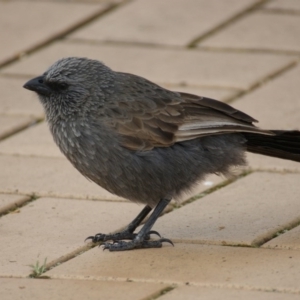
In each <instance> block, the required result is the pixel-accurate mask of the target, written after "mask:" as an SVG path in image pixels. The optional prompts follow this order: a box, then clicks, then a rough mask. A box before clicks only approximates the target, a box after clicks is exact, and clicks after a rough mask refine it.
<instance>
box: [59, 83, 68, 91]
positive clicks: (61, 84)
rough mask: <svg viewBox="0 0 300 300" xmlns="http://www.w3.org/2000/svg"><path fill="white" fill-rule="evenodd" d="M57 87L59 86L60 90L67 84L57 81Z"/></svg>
mask: <svg viewBox="0 0 300 300" xmlns="http://www.w3.org/2000/svg"><path fill="white" fill-rule="evenodd" d="M58 87H59V88H60V89H61V90H65V89H66V88H67V87H68V84H67V83H65V82H59V83H58Z"/></svg>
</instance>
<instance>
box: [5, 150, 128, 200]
mask: <svg viewBox="0 0 300 300" xmlns="http://www.w3.org/2000/svg"><path fill="white" fill-rule="evenodd" d="M0 165H1V171H0V192H1V193H19V194H27V195H33V194H34V195H37V196H54V197H65V198H72V197H74V198H79V199H100V200H112V201H114V200H117V201H120V200H122V198H120V197H118V196H115V195H112V194H111V193H109V192H107V191H106V190H104V189H102V188H101V187H99V186H98V185H96V184H95V183H93V182H91V181H89V180H87V179H86V178H84V177H83V176H82V175H81V174H80V173H79V172H78V171H77V170H76V169H75V168H74V167H73V166H72V165H71V163H69V162H68V161H67V159H65V158H62V159H59V158H43V157H25V156H23V157H19V156H9V155H1V156H0ZM124 201H125V200H124Z"/></svg>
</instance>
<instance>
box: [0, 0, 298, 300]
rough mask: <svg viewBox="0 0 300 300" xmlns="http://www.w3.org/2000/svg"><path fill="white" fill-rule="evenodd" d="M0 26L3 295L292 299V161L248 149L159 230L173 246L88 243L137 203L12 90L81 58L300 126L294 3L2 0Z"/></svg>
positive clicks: (174, 209)
mask: <svg viewBox="0 0 300 300" xmlns="http://www.w3.org/2000/svg"><path fill="white" fill-rule="evenodd" d="M0 28H1V29H0V45H1V51H0V67H1V68H0V138H1V141H0V166H1V169H0V213H1V214H2V216H1V218H0V244H1V251H0V295H1V299H5V300H6V299H21V298H22V299H32V300H34V299H82V298H83V297H84V298H86V299H99V298H101V299H102V298H103V299H137V300H140V299H161V300H167V299H185V300H186V299H199V298H201V297H202V298H201V299H221V298H222V299H272V300H273V299H275V300H276V299H299V295H300V283H299V282H300V226H299V224H300V201H299V198H300V197H299V195H300V184H299V183H300V164H297V163H293V162H289V161H284V160H279V159H271V158H266V157H262V156H255V155H249V167H248V168H247V169H246V172H244V173H242V172H241V170H237V174H242V175H240V176H238V177H237V178H236V179H235V180H232V181H227V180H226V179H225V178H219V177H217V176H211V177H209V178H207V180H206V181H205V182H203V183H201V184H199V186H197V187H196V189H195V190H194V191H192V192H191V193H190V194H186V195H184V196H183V197H182V199H181V202H180V205H179V204H177V205H175V204H174V203H173V204H172V205H171V206H170V207H169V210H168V211H169V212H168V213H166V214H165V215H164V216H162V217H161V218H160V219H159V221H158V222H157V224H156V226H155V229H156V230H158V231H159V232H161V233H162V234H163V235H164V236H166V237H168V238H171V239H172V240H173V241H174V242H175V247H172V246H170V245H165V246H164V247H163V248H162V249H153V250H152V249H150V250H137V251H129V252H124V253H110V252H109V251H102V250H101V248H100V249H99V248H98V247H95V248H91V245H90V244H87V243H84V241H83V240H84V238H85V237H86V236H88V235H91V234H94V233H96V232H99V231H102V232H109V231H117V230H118V229H120V228H122V227H124V226H125V225H126V224H127V223H128V222H129V221H130V220H131V219H132V218H133V217H134V216H135V215H136V214H137V213H138V211H139V210H141V206H138V205H136V204H132V203H129V202H127V201H125V200H124V199H121V198H119V197H116V196H114V195H111V194H110V193H108V192H106V191H104V190H103V189H101V188H99V187H98V186H96V185H95V184H93V183H91V182H88V181H87V180H86V179H85V178H83V177H82V176H81V175H79V173H78V172H77V171H76V170H75V169H73V167H71V165H70V164H69V163H68V161H67V160H66V159H65V158H64V157H63V156H62V155H61V154H60V152H59V151H58V150H57V148H56V146H55V145H54V143H53V141H52V138H51V136H50V134H49V132H48V129H47V126H46V125H45V123H44V121H43V119H44V115H43V111H42V107H41V105H40V104H39V102H38V100H37V98H36V97H35V95H34V94H33V93H29V92H28V91H26V90H24V89H23V88H22V85H23V84H24V82H25V81H26V80H28V79H30V78H31V77H32V76H35V75H39V74H41V73H42V72H43V71H44V70H45V69H46V68H47V67H48V66H49V65H51V64H52V63H53V62H54V61H55V60H56V59H58V58H61V57H65V56H71V55H72V56H87V57H90V58H96V59H100V60H102V61H103V62H105V63H106V64H108V65H109V66H110V67H112V68H113V69H115V70H120V71H126V72H131V73H136V74H139V75H142V76H145V77H147V78H148V79H150V80H153V81H155V82H157V83H158V84H161V85H163V86H166V87H168V88H170V89H174V90H182V91H189V92H192V93H196V94H199V95H206V96H210V97H213V98H217V99H220V100H223V101H226V102H229V103H231V104H232V105H233V106H235V107H237V108H239V109H242V110H244V111H246V112H247V113H249V114H250V115H252V116H253V117H255V118H257V119H259V120H260V121H261V122H260V126H262V127H265V128H273V129H280V128H286V129H300V125H299V124H300V97H299V95H300V66H299V64H298V62H299V58H300V39H299V36H300V1H299V0H273V1H272V0H271V1H260V0H226V1H222V0H210V1H207V0H151V1H149V0H148V1H147V0H136V1H123V2H122V1H101V0H98V1H97V0H91V1H84V0H82V1H80V0H78V1H75V0H74V1H67V0H66V1H58V0H57V1H55V0H53V1H25V0H23V1H9V0H0ZM244 171H245V170H244ZM45 259H47V261H46V269H45V271H46V272H44V273H43V274H41V276H42V277H43V278H48V279H44V280H41V279H40V280H37V279H31V278H29V276H30V275H33V267H32V266H31V265H35V264H36V263H37V262H39V264H40V265H43V263H44V260H45ZM49 278H50V279H49Z"/></svg>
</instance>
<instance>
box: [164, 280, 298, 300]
mask: <svg viewBox="0 0 300 300" xmlns="http://www.w3.org/2000/svg"><path fill="white" fill-rule="evenodd" d="M159 299H161V300H182V299H184V300H195V299H205V300H219V299H222V300H240V299H243V300H253V299H255V300H289V299H291V300H293V299H295V300H296V299H299V295H295V294H288V293H277V292H273V293H270V292H269V291H251V290H245V289H238V288H237V289H235V288H216V287H210V286H209V284H208V286H207V287H196V286H179V287H177V288H175V289H174V290H172V291H170V292H168V293H167V294H165V295H162V296H161V297H160V298H159Z"/></svg>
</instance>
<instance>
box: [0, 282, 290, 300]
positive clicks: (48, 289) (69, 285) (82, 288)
mask: <svg viewBox="0 0 300 300" xmlns="http://www.w3.org/2000/svg"><path fill="white" fill-rule="evenodd" d="M166 287H167V285H165V284H153V283H135V282H108V281H90V280H32V279H25V278H22V279H19V278H0V293H1V297H3V298H2V299H5V300H16V299H31V300H39V299H44V300H52V299H72V300H82V299H90V300H96V299H97V300H98V299H99V295H101V299H102V298H103V299H106V300H115V299H120V300H125V299H131V300H141V299H151V298H152V297H155V296H157V295H159V293H160V292H161V290H163V289H164V288H166ZM277 299H279V298H276V300H277ZM288 299H290V298H288ZM291 299H292V298H291Z"/></svg>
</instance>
